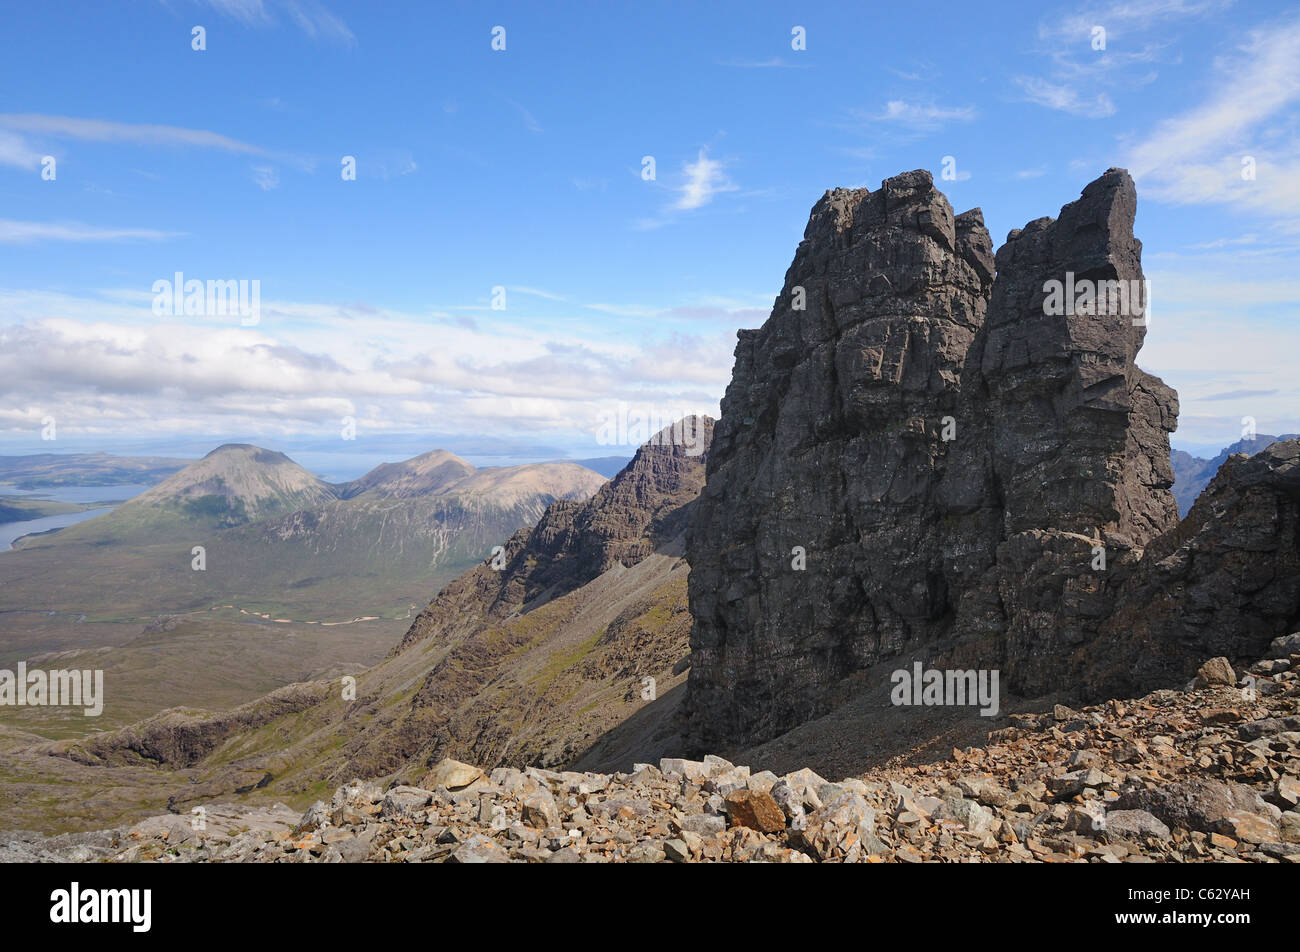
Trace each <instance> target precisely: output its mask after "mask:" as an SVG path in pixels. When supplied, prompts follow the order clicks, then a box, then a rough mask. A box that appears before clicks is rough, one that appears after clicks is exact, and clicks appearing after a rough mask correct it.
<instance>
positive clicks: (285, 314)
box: [0, 289, 734, 437]
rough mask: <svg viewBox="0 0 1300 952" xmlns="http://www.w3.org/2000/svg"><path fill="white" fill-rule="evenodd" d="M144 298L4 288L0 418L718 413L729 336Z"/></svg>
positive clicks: (375, 426)
mask: <svg viewBox="0 0 1300 952" xmlns="http://www.w3.org/2000/svg"><path fill="white" fill-rule="evenodd" d="M529 290H534V291H535V290H536V289H529ZM542 293H543V294H549V292H542ZM550 297H551V298H552V299H554V298H558V295H550ZM151 300H152V295H151V294H149V293H147V292H146V291H144V290H141V289H118V290H110V291H104V292H100V293H99V295H98V296H96V297H75V296H69V295H59V294H52V293H49V292H34V291H23V292H18V291H9V292H4V291H0V431H3V430H5V429H6V428H7V429H8V430H9V431H10V435H14V434H16V433H24V432H28V431H31V430H32V428H33V427H37V428H38V424H39V419H40V416H41V415H42V414H43V413H52V414H53V415H54V416H55V417H56V418H57V419H58V420H59V421H60V430H61V432H68V433H74V432H80V433H86V434H89V433H103V434H113V433H130V434H131V435H132V436H133V437H134V436H141V435H165V434H168V433H231V432H247V433H263V432H265V433H280V434H286V435H302V434H304V433H325V432H335V431H336V430H337V426H338V420H339V418H340V417H341V416H343V415H348V414H350V415H356V416H358V417H359V418H360V417H361V416H363V415H364V416H365V417H366V419H367V420H368V421H369V429H370V430H371V431H377V430H389V431H394V432H397V431H407V432H409V431H412V430H418V429H428V428H429V426H430V425H432V424H433V423H436V424H437V425H438V426H439V427H442V428H443V429H444V430H446V429H450V430H457V431H460V432H466V433H471V432H480V433H495V434H510V435H526V434H528V433H534V432H535V431H537V430H539V429H544V430H549V431H554V432H557V433H568V434H582V433H586V434H588V436H590V433H591V427H590V421H591V420H593V419H598V418H600V417H601V416H604V415H606V414H607V413H608V410H609V407H610V405H611V403H613V402H617V401H619V400H624V401H629V402H638V403H646V402H652V403H654V404H656V405H665V406H681V407H701V405H703V408H705V409H707V408H708V407H709V406H712V407H713V411H712V412H714V413H716V402H717V398H718V396H720V395H721V393H722V391H723V389H724V387H725V386H726V382H727V379H728V377H729V375H730V369H731V351H732V347H733V345H734V330H733V327H734V325H728V326H726V327H723V326H721V325H720V324H719V325H714V326H711V327H710V329H709V330H708V332H707V333H703V334H689V333H688V334H683V333H680V332H674V331H673V330H671V329H668V330H657V331H655V332H652V333H648V334H647V335H646V336H645V338H644V339H641V340H635V339H629V337H628V334H627V331H626V329H625V328H622V329H620V328H616V327H614V326H612V324H611V322H608V321H599V320H594V319H593V320H591V321H579V320H578V319H574V318H566V319H565V322H564V330H563V332H562V333H556V332H554V331H547V330H545V329H544V328H543V327H542V326H541V325H542V324H543V323H544V322H541V321H536V320H525V321H521V320H519V318H518V315H517V314H513V315H512V317H511V318H510V319H509V320H506V319H505V318H501V319H499V320H497V319H496V318H484V319H483V320H484V322H485V326H484V328H483V329H481V330H478V329H475V328H467V327H464V326H460V325H459V324H457V323H456V322H455V320H454V319H453V320H430V318H429V315H428V313H427V312H426V313H422V314H406V313H402V312H396V311H389V310H385V309H382V308H374V307H369V306H365V305H356V304H353V305H328V304H309V303H301V302H286V301H274V300H269V299H267V298H265V297H264V299H263V301H262V308H261V310H262V320H261V323H260V324H259V325H258V326H256V327H251V328H245V327H241V326H239V325H238V322H237V319H222V318H201V317H194V318H185V319H177V318H172V317H167V318H165V319H159V318H156V317H154V316H153V314H152V312H151V309H150V303H151ZM512 311H516V307H512ZM670 323H671V322H670ZM676 323H677V324H678V326H679V327H682V326H683V324H682V322H676ZM692 323H693V326H695V327H698V326H700V324H699V322H692ZM485 334H490V340H491V346H490V347H485V346H484V340H485V337H484V335H485Z"/></svg>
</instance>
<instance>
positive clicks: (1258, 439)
mask: <svg viewBox="0 0 1300 952" xmlns="http://www.w3.org/2000/svg"><path fill="white" fill-rule="evenodd" d="M1295 439H1300V433H1283V434H1282V435H1281V436H1267V435H1265V434H1263V433H1261V434H1259V435H1258V436H1253V437H1246V438H1243V439H1240V440H1238V441H1237V442H1236V443H1233V444H1232V445H1231V446H1229V447H1226V448H1225V449H1223V450H1222V451H1220V453H1219V454H1218V455H1217V456H1215V457H1214V458H1213V459H1201V458H1199V457H1196V456H1193V455H1192V454H1191V453H1185V452H1183V451H1182V450H1174V451H1173V453H1171V454H1170V460H1171V461H1172V463H1173V466H1174V500H1175V501H1176V502H1177V503H1178V514H1179V515H1180V516H1185V515H1187V513H1188V511H1190V510H1191V508H1192V503H1194V502H1196V497H1197V496H1199V495H1200V494H1201V490H1203V489H1204V488H1205V487H1206V486H1208V485H1209V484H1210V480H1211V479H1213V478H1214V474H1215V473H1217V472H1218V471H1219V469H1220V468H1221V467H1222V466H1223V464H1224V463H1226V462H1227V461H1228V457H1229V456H1232V455H1234V454H1236V453H1245V454H1246V455H1247V456H1254V455H1255V454H1256V453H1258V452H1259V451H1260V450H1262V449H1266V448H1268V447H1269V446H1272V445H1273V444H1274V443H1277V442H1279V441H1281V440H1295Z"/></svg>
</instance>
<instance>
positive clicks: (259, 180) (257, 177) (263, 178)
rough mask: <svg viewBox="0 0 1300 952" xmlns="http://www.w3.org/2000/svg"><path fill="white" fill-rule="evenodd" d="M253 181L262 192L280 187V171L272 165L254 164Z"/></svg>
mask: <svg viewBox="0 0 1300 952" xmlns="http://www.w3.org/2000/svg"><path fill="white" fill-rule="evenodd" d="M252 169H253V182H254V183H256V185H257V187H258V188H260V189H261V190H262V191H264V192H269V191H271V190H272V189H274V188H279V187H280V173H279V172H278V171H277V170H276V169H275V167H274V166H270V165H254V166H253V167H252Z"/></svg>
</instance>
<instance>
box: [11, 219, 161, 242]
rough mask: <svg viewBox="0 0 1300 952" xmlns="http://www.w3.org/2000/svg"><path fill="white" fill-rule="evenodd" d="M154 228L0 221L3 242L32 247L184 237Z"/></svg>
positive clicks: (78, 223)
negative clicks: (34, 244) (50, 243)
mask: <svg viewBox="0 0 1300 952" xmlns="http://www.w3.org/2000/svg"><path fill="white" fill-rule="evenodd" d="M184 234H185V233H184V232H180V231H158V230H156V229H153V228H102V227H99V226H97V225H84V224H82V223H80V222H39V221H13V220H12V219H7V218H0V242H3V243H7V244H29V243H31V242H36V241H77V242H87V241H165V240H166V239H168V238H177V237H180V236H181V235H184Z"/></svg>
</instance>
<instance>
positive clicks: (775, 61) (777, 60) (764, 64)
mask: <svg viewBox="0 0 1300 952" xmlns="http://www.w3.org/2000/svg"><path fill="white" fill-rule="evenodd" d="M718 65H719V66H730V67H733V68H735V69H812V64H811V63H790V62H787V61H786V60H783V59H782V58H781V57H779V56H773V57H772V58H771V59H765V60H744V59H733V60H720V61H719V62H718Z"/></svg>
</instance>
